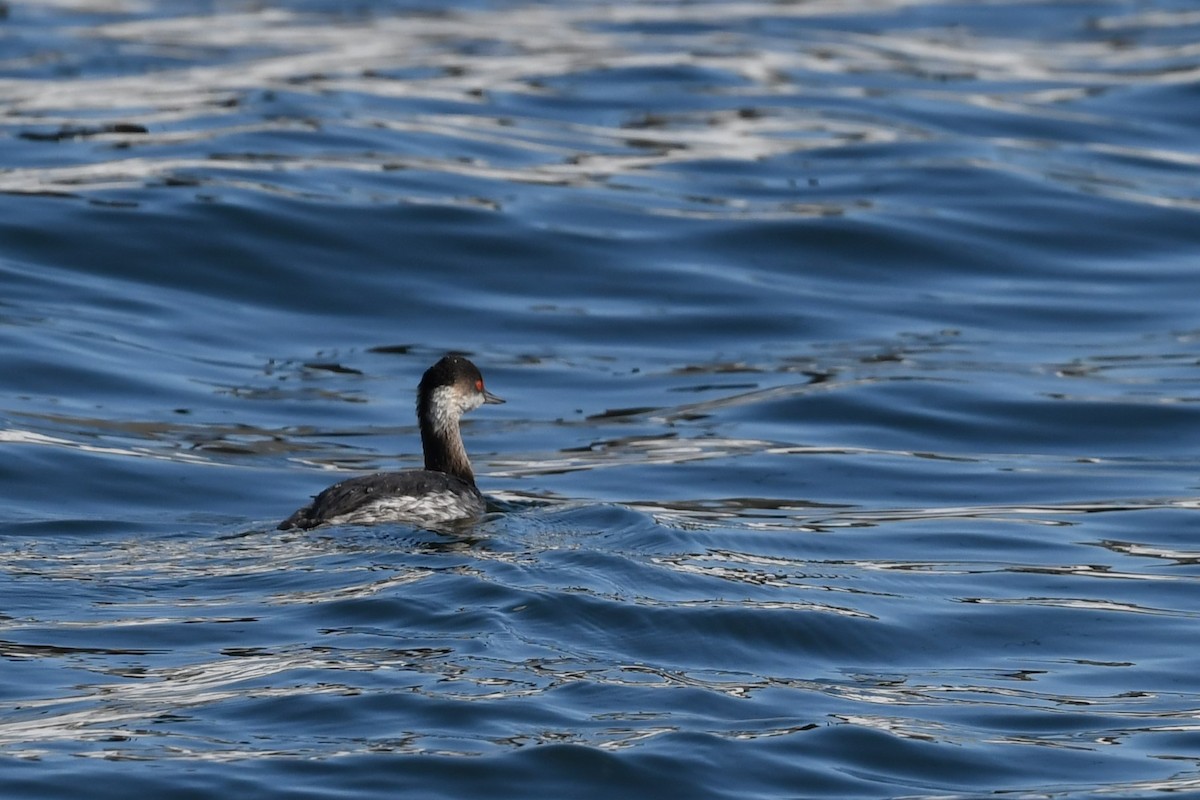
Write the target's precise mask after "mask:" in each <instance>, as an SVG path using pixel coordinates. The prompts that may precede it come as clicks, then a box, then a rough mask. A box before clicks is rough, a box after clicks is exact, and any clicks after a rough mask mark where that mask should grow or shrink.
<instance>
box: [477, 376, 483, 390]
mask: <svg viewBox="0 0 1200 800" xmlns="http://www.w3.org/2000/svg"><path fill="white" fill-rule="evenodd" d="M475 391H477V392H482V391H483V378H478V379H476V381H475Z"/></svg>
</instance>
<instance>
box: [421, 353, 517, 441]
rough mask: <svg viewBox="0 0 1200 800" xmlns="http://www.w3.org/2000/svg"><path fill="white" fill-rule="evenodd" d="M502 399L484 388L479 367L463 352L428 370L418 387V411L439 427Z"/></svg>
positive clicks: (500, 401) (448, 357) (446, 357)
mask: <svg viewBox="0 0 1200 800" xmlns="http://www.w3.org/2000/svg"><path fill="white" fill-rule="evenodd" d="M503 402H504V401H503V400H501V399H500V398H499V397H497V396H496V395H494V394H492V393H491V392H489V391H488V390H487V389H485V388H484V386H483V375H481V374H480V373H479V368H478V367H476V366H475V365H474V364H472V363H471V362H470V361H468V360H467V359H465V358H463V357H462V356H453V355H450V356H445V357H444V358H442V360H441V361H439V362H437V363H436V364H434V365H433V366H432V367H430V368H429V369H427V370H425V375H424V376H422V378H421V385H420V386H418V387H417V414H418V415H419V416H422V417H425V416H428V417H429V419H430V421H431V422H433V424H434V426H435V427H437V428H444V427H446V426H447V425H449V424H453V423H457V422H458V418H459V417H461V416H462V415H463V414H465V413H467V412H468V411H471V410H472V409H476V408H479V407H480V406H481V405H483V404H484V403H503Z"/></svg>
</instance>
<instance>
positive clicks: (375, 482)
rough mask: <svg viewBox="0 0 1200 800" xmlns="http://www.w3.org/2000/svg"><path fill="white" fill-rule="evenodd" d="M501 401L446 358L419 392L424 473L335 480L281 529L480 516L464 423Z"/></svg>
mask: <svg viewBox="0 0 1200 800" xmlns="http://www.w3.org/2000/svg"><path fill="white" fill-rule="evenodd" d="M503 402H504V401H503V400H501V399H500V398H499V397H496V395H494V394H492V393H491V392H489V391H488V390H487V389H485V388H483V376H482V375H480V374H479V368H478V367H476V366H475V365H474V364H472V363H471V362H470V361H468V360H467V359H465V358H462V357H460V356H446V357H445V358H443V359H442V360H441V361H439V362H437V363H436V364H434V365H433V366H432V367H430V368H429V369H428V370H426V371H425V375H424V376H422V378H421V384H420V386H418V387H417V420H418V421H419V422H420V424H421V447H422V448H423V449H424V450H425V469H410V470H405V471H404V472H377V473H375V474H373V475H363V476H361V477H358V478H350V479H348V480H344V481H342V482H341V483H335V484H334V485H333V486H330V487H329V488H328V489H326V490H325V491H323V492H321V493H320V494H319V495H317V496H316V497H314V498H313V501H312V503H310V504H309V505H307V506H305V507H304V508H301V509H300V510H298V511H297V512H296V513H295V514H292V515H291V516H290V517H288V518H287V519H285V520H284V521H283V522H281V523H279V529H280V530H288V529H290V528H315V527H316V526H317V525H324V524H326V523H337V524H342V525H369V524H372V523H376V522H414V523H417V524H423V525H433V524H437V523H440V522H450V521H452V520H457V519H466V518H469V517H477V516H479V515H480V514H482V513H483V510H484V508H485V503H484V501H483V495H481V494H480V493H479V489H478V488H476V486H475V474H474V473H473V472H471V462H470V461H469V460H468V459H467V451H466V448H464V447H463V441H462V434H461V433H460V432H459V429H458V420H459V417H461V416H462V415H463V414H465V413H466V412H468V411H470V410H471V409H474V408H479V406H481V405H483V404H484V403H503Z"/></svg>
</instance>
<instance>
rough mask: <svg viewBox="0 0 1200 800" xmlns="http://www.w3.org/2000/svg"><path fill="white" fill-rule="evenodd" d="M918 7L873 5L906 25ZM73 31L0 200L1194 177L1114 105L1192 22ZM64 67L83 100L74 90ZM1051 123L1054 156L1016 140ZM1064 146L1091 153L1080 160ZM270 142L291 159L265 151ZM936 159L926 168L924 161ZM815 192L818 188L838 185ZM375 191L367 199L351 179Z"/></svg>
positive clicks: (646, 19)
mask: <svg viewBox="0 0 1200 800" xmlns="http://www.w3.org/2000/svg"><path fill="white" fill-rule="evenodd" d="M35 5H36V4H35ZM911 5H912V4H911V3H908V2H897V3H891V4H889V3H882V4H881V3H873V4H871V6H870V9H869V10H870V12H871V13H872V14H875V15H883V16H885V17H886V15H887V14H888V12H889V10H890V11H892V12H893V13H895V14H896V15H897V19H903V15H904V14H905V13H907V10H908V9H909V8H910V6H911ZM24 11H25V9H24V8H21V9H20V10H19V11H18V12H16V13H14V15H13V19H12V20H10V22H9V25H10V26H12V25H16V26H17V28H16V30H17V31H21V30H23V29H24V26H25V25H28V26H31V27H32V26H33V25H36V24H37V23H36V22H35V21H34V20H32V19H31V20H28V21H27V20H26V17H25V14H24V13H22V12H24ZM72 11H73V13H75V14H92V15H99V16H98V20H99V24H95V20H96V19H97V17H96V16H90V17H88V18H87V19H88V20H89V22H88V23H87V24H80V23H76V22H75V21H74V18H73V17H72V16H71V15H65V16H63V17H62V22H61V27H58V28H55V27H54V26H53V25H52V24H51V26H50V27H48V28H41V29H38V28H33V30H37V31H38V32H39V33H41V34H42V35H44V36H47V37H49V38H54V37H65V38H66V39H68V40H70V41H72V42H73V43H74V44H76V45H77V48H78V49H77V50H74V51H72V52H70V53H69V54H68V53H64V54H62V59H63V61H64V63H59V64H57V65H56V70H55V72H54V73H52V74H49V75H47V74H46V68H45V61H46V55H45V52H44V51H42V50H40V49H29V51H28V52H26V53H25V54H24V55H14V56H12V57H10V58H9V59H7V60H6V61H5V63H4V71H5V74H6V79H5V80H3V81H0V98H2V99H3V101H4V103H5V105H6V108H7V109H8V112H7V115H6V117H5V119H4V122H3V125H4V128H5V129H6V130H8V131H10V132H11V133H13V134H15V135H16V136H17V142H18V143H20V144H21V146H20V147H16V148H14V152H13V153H12V154H11V155H10V156H9V157H8V162H9V163H7V164H6V165H4V166H6V167H7V169H5V170H4V171H3V172H2V173H0V191H6V192H16V193H31V194H68V195H79V194H83V195H86V196H88V197H91V198H94V199H100V198H102V197H104V196H106V195H111V196H113V197H116V196H119V192H120V190H122V189H134V188H138V187H143V186H154V187H164V186H165V187H175V188H176V189H178V190H180V191H183V192H186V193H188V194H190V195H193V196H200V197H210V196H219V194H220V192H221V191H222V190H226V189H233V188H243V189H248V190H250V191H255V192H267V193H284V194H287V195H290V196H295V197H297V198H308V199H310V200H314V201H316V200H319V201H322V202H330V201H343V202H352V203H363V202H366V203H388V202H395V201H402V202H409V203H429V202H433V203H450V204H458V203H463V202H478V203H482V207H485V208H488V207H490V208H496V207H498V206H499V205H501V204H503V203H504V202H505V201H504V200H503V199H502V198H503V197H504V194H505V190H504V187H506V186H508V185H510V184H513V183H518V184H527V183H528V184H541V185H546V186H565V185H569V186H573V187H576V188H587V187H595V188H597V189H604V190H605V192H606V193H611V199H610V200H609V202H618V203H624V204H631V205H636V206H637V207H639V208H642V209H643V210H645V211H648V212H650V213H651V214H666V215H671V216H679V215H683V216H686V217H689V218H714V219H720V218H735V219H744V218H755V219H775V218H778V219H788V218H793V217H795V216H796V215H821V214H827V213H840V212H842V211H844V210H847V209H848V208H855V207H859V206H860V205H861V203H862V198H861V194H860V195H859V197H858V198H857V199H854V200H851V199H850V197H851V196H852V195H848V196H847V199H844V200H837V199H828V193H826V198H822V197H821V196H819V195H816V194H815V193H812V192H809V191H806V190H807V189H808V188H810V187H809V186H808V185H805V184H804V183H802V182H800V181H798V179H797V178H787V177H779V176H778V175H772V174H767V173H762V174H757V175H755V176H754V177H753V178H743V179H742V181H743V184H744V189H743V190H742V191H738V192H734V193H730V192H729V191H728V190H727V188H726V185H725V184H724V183H711V184H710V185H709V186H705V185H704V184H700V185H695V184H694V181H693V180H691V179H689V178H688V176H685V175H684V174H682V173H679V172H678V171H677V168H678V167H679V166H682V165H686V164H691V163H705V162H709V161H714V160H715V161H718V162H724V161H733V162H738V161H740V162H771V161H775V160H778V159H781V158H785V157H792V156H803V155H804V154H805V153H819V154H822V155H826V154H828V153H830V151H840V150H846V151H848V152H853V151H861V152H872V151H873V150H880V149H884V150H885V151H886V152H891V153H894V157H895V158H896V159H897V162H898V163H902V164H905V165H907V166H908V167H909V168H918V167H919V168H923V169H930V170H952V169H955V168H963V167H967V166H971V167H973V168H984V169H996V170H1002V171H1006V172H1012V173H1014V174H1016V175H1028V176H1029V177H1032V178H1034V179H1039V180H1049V181H1052V182H1056V183H1060V184H1061V185H1062V186H1063V187H1064V188H1069V189H1071V190H1073V191H1082V192H1085V193H1102V194H1106V195H1110V196H1112V197H1115V198H1120V199H1122V200H1124V201H1128V202H1134V203H1149V204H1154V205H1163V206H1168V207H1178V208H1191V209H1195V208H1196V207H1197V204H1198V203H1200V197H1198V196H1197V194H1196V192H1195V191H1194V184H1195V181H1194V180H1186V181H1185V180H1181V181H1179V182H1178V183H1176V184H1175V186H1174V189H1173V190H1168V191H1167V192H1165V193H1164V191H1163V189H1164V186H1163V184H1162V182H1161V181H1160V178H1161V173H1162V171H1163V170H1164V169H1166V168H1173V169H1179V168H1181V167H1182V168H1187V167H1192V168H1194V167H1195V166H1196V165H1197V161H1196V156H1195V154H1194V153H1191V152H1187V151H1172V150H1169V149H1163V148H1161V147H1154V146H1144V145H1143V144H1142V143H1141V142H1142V140H1143V139H1144V137H1143V136H1141V135H1140V133H1139V130H1138V125H1137V123H1136V122H1135V121H1134V120H1130V119H1127V118H1124V117H1121V116H1114V115H1111V114H1109V113H1106V111H1105V110H1104V108H1103V102H1102V101H1103V98H1104V96H1105V94H1106V93H1108V92H1112V91H1119V90H1120V89H1121V87H1124V86H1130V85H1136V86H1138V87H1149V86H1156V85H1161V86H1176V85H1185V84H1187V83H1189V82H1190V81H1193V80H1195V76H1196V69H1195V67H1192V68H1190V69H1186V68H1183V69H1181V68H1180V66H1179V64H1180V62H1184V63H1186V62H1187V60H1188V59H1189V57H1190V54H1191V53H1192V50H1194V44H1193V43H1191V42H1190V41H1182V42H1176V41H1170V39H1173V37H1170V36H1163V35H1160V32H1162V31H1167V30H1170V29H1172V28H1175V27H1176V26H1185V27H1186V26H1194V25H1195V21H1194V18H1193V16H1192V15H1191V13H1190V12H1188V11H1178V12H1170V11H1164V12H1160V13H1158V14H1139V13H1137V12H1136V11H1132V12H1130V13H1124V14H1121V13H1113V12H1112V11H1111V10H1109V9H1105V12H1106V13H1102V14H1100V15H1099V16H1093V17H1090V18H1088V17H1084V16H1082V15H1080V16H1079V17H1075V18H1072V19H1071V22H1070V24H1068V25H1067V26H1065V29H1063V30H1059V31H1055V32H1054V33H1056V34H1058V35H1059V36H1060V38H1059V40H1058V41H1055V42H1054V45H1053V46H1051V47H1047V46H1045V43H1044V42H1043V41H1039V40H1037V39H1036V38H1035V39H1032V40H1027V39H1022V38H1016V37H1014V36H1013V35H1011V33H1010V32H1009V31H1007V30H1004V29H1003V28H1000V29H997V30H995V31H989V30H987V29H986V28H985V27H984V25H986V24H987V23H991V22H994V20H991V19H989V18H988V15H987V13H986V11H983V12H981V13H980V12H977V13H978V20H977V22H978V27H976V25H975V24H974V23H976V19H974V17H975V14H972V13H971V12H966V11H964V12H963V13H964V14H966V19H965V20H964V21H963V23H962V25H961V26H960V27H957V28H954V29H947V28H936V27H935V28H926V27H922V26H919V25H918V26H915V27H914V26H910V25H904V24H901V25H898V26H896V27H894V28H892V29H886V30H872V31H870V32H865V31H862V30H858V27H859V25H858V23H857V22H856V18H857V16H858V15H859V14H860V13H861V11H862V9H854V8H851V9H847V8H846V7H845V6H844V5H843V4H840V3H803V4H783V5H781V4H777V3H756V2H748V3H737V4H728V3H697V4H691V5H684V6H678V5H673V4H672V5H667V6H663V7H654V8H641V7H634V6H620V5H617V6H613V5H585V6H578V5H575V4H572V5H569V6H562V7H560V6H553V5H551V6H536V7H530V6H516V7H510V8H490V9H456V10H451V11H448V12H446V13H437V14H409V15H399V16H388V15H384V14H379V15H372V14H358V13H351V14H335V15H327V14H313V13H306V12H303V11H298V10H297V11H292V10H287V9H283V8H271V7H267V8H261V9H258V10H245V11H241V12H239V13H226V14H218V15H215V16H210V15H205V16H187V15H183V16H166V17H152V16H147V15H142V14H139V13H138V11H137V10H134V11H132V12H130V11H129V10H127V9H125V8H123V7H116V8H110V7H106V6H104V5H101V6H99V7H91V6H90V4H83V3H81V4H77V5H75V6H74V7H73V9H72ZM106 16H111V17H121V16H128V17H135V18H134V19H127V20H124V21H120V20H114V21H106V20H105V17H106ZM139 16H141V17H142V18H140V19H138V18H136V17H139ZM1164 20H1169V21H1170V24H1164ZM22 23H24V25H22ZM680 26H683V27H682V28H681V27H680ZM1131 31H1136V32H1137V33H1136V34H1133V33H1130V32H1131ZM1134 35H1136V36H1137V37H1138V38H1139V41H1138V46H1130V42H1129V40H1128V38H1127V37H1129V36H1134ZM1156 38H1162V39H1166V41H1155V39H1156ZM73 72H79V73H82V74H85V75H86V76H87V79H86V80H66V81H64V80H62V75H63V74H64V73H66V74H70V73H73ZM631 86H639V87H641V88H642V91H643V94H641V95H639V94H635V93H631V92H630V91H629V88H630V87H631ZM662 87H670V89H671V92H670V94H669V95H668V94H664V93H663V92H662V91H660V90H661V88H662ZM864 93H866V96H872V95H875V94H878V95H882V96H884V97H886V98H888V102H887V103H886V104H877V105H875V106H873V108H874V109H875V113H864V110H865V109H866V108H868V106H865V105H864V104H862V103H856V102H854V101H855V100H857V99H860V98H863V97H864ZM584 103H586V104H587V106H590V108H589V109H588V110H587V111H586V113H584V108H585V106H583V105H581V104H584ZM885 110H886V113H884V112H885ZM976 110H977V111H978V113H977V111H976ZM979 114H986V115H988V116H991V117H993V118H992V119H991V123H992V125H993V130H994V133H993V134H992V135H990V136H987V137H980V136H979V135H978V133H976V132H972V133H974V134H975V139H974V144H973V145H971V146H969V147H968V146H966V143H965V142H964V141H960V140H958V139H957V138H956V136H957V135H958V134H959V133H960V132H958V131H954V130H947V129H945V128H944V126H945V125H946V122H947V120H948V119H953V118H954V117H965V118H972V117H977V116H978V115H979ZM98 118H99V121H97V119H98ZM1046 120H1053V121H1054V122H1055V123H1056V125H1058V126H1059V128H1060V132H1059V133H1058V134H1057V136H1058V137H1061V138H1062V141H1059V142H1057V143H1055V142H1051V141H1049V140H1048V139H1043V138H1029V137H1022V136H1020V135H1017V134H1016V131H1017V130H1018V129H1019V128H1020V127H1021V126H1030V125H1034V126H1036V125H1037V124H1041V122H1039V121H1046ZM1071 129H1078V130H1079V131H1081V132H1082V131H1086V132H1087V138H1088V140H1089V141H1088V142H1086V143H1084V144H1082V145H1080V144H1076V143H1075V142H1073V141H1071V139H1072V138H1073V137H1072V136H1071V135H1070V134H1065V135H1064V132H1065V131H1069V130H1071ZM281 140H283V141H287V142H288V143H289V144H288V147H287V150H286V152H282V151H280V150H279V149H278V147H277V146H276V147H272V146H271V145H270V144H269V143H270V142H272V141H275V142H278V141H281ZM939 140H940V141H942V143H943V146H942V147H940V148H938V149H937V150H936V151H934V150H931V149H930V148H928V147H926V146H925V144H926V143H927V142H930V141H939ZM49 147H54V148H56V151H55V152H48V148H49ZM83 147H86V148H87V149H88V150H89V151H91V152H90V153H88V154H86V155H85V154H82V153H81V154H80V155H82V156H83V157H82V158H80V157H79V156H75V155H72V156H66V155H65V154H64V153H63V152H62V151H63V149H64V148H66V149H68V150H78V149H79V148H83ZM264 147H265V148H267V149H263V148H264ZM398 147H399V148H400V149H397V148H398ZM450 153H453V154H456V155H453V156H448V155H447V154H450ZM463 154H467V155H465V156H464V155H463ZM1097 164H1104V166H1103V167H1102V168H1097V166H1096V165H1097ZM806 171H808V172H809V173H810V174H811V175H812V176H813V177H811V178H809V183H810V184H811V185H816V184H817V183H818V181H825V180H829V181H833V182H834V183H837V182H842V183H844V182H845V181H846V180H847V176H844V175H843V176H837V175H834V174H827V173H826V171H825V170H824V169H820V168H816V167H815V166H810V167H809V168H808V170H806ZM362 172H366V173H378V174H379V178H378V179H369V178H365V177H364V178H359V179H352V180H351V179H348V180H339V178H338V176H339V175H341V176H346V177H347V178H349V177H350V176H351V175H353V174H355V173H362ZM406 173H409V174H411V177H408V176H406ZM429 173H434V174H437V173H448V174H452V175H455V176H459V177H461V178H464V179H466V180H467V182H468V183H469V184H470V185H471V186H474V187H478V191H479V194H478V195H477V196H475V197H469V196H467V197H464V196H446V195H444V194H439V193H438V192H436V191H428V190H424V191H423V190H422V189H421V187H422V186H430V185H431V182H430V181H429V180H428V179H426V178H425V177H424V176H426V175H428V174H429ZM648 174H652V175H654V179H653V180H652V181H649V180H647V175H648ZM301 179H302V180H301ZM747 181H749V182H747ZM1147 182H1152V185H1153V187H1154V188H1153V189H1147V188H1144V185H1145V184H1146V183H1147ZM837 194H838V192H834V195H835V196H836V195H837ZM806 195H812V199H808V198H807V197H806Z"/></svg>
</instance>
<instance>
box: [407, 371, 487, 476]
mask: <svg viewBox="0 0 1200 800" xmlns="http://www.w3.org/2000/svg"><path fill="white" fill-rule="evenodd" d="M442 391H449V390H448V389H437V390H434V392H433V394H432V396H431V397H422V398H421V401H420V403H419V404H418V405H417V419H418V421H419V422H420V424H421V448H422V449H423V450H424V451H425V469H427V470H432V471H433V472H444V473H446V474H447V475H453V476H455V477H456V478H461V479H462V480H464V481H466V482H467V483H469V484H471V485H472V486H474V485H475V473H474V472H472V471H471V461H470V459H468V458H467V448H465V447H464V446H463V440H462V433H461V432H460V431H459V428H458V414H457V413H455V412H456V410H455V409H453V408H452V405H451V403H449V402H444V401H445V400H447V399H448V398H445V397H439V396H438V393H439V392H442Z"/></svg>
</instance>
